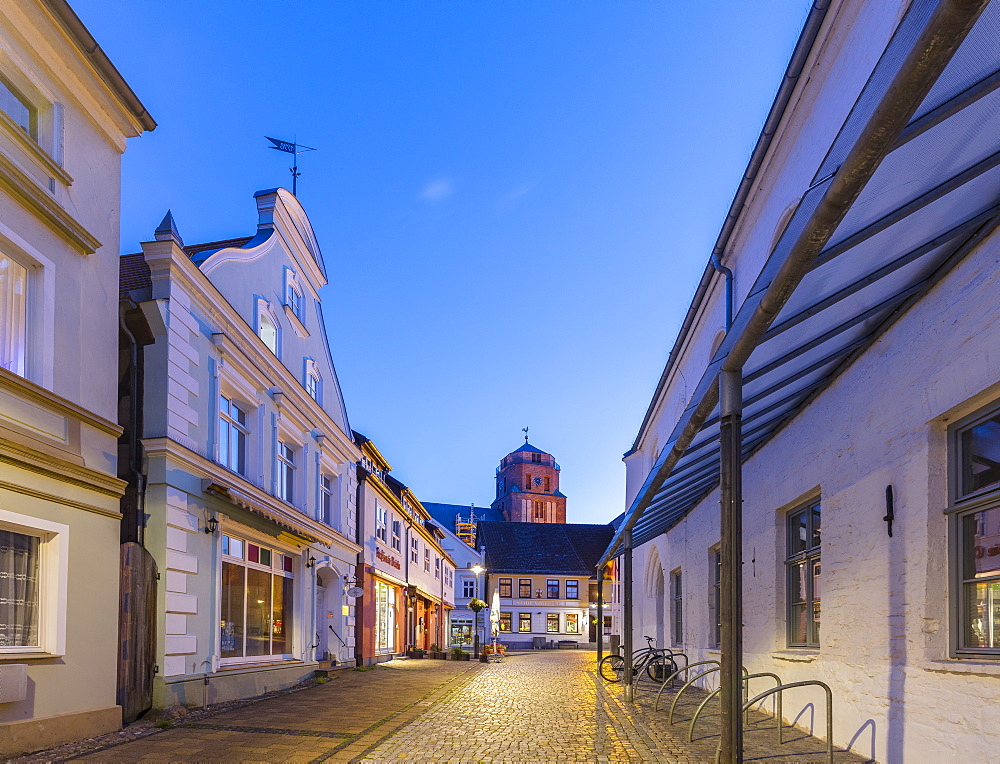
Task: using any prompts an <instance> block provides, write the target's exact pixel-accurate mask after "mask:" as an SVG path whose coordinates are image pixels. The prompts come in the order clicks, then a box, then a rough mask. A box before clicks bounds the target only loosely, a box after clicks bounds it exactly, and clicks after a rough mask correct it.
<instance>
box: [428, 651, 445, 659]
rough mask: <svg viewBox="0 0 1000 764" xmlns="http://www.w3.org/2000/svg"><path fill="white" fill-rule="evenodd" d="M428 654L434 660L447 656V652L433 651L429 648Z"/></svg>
mask: <svg viewBox="0 0 1000 764" xmlns="http://www.w3.org/2000/svg"><path fill="white" fill-rule="evenodd" d="M429 655H430V656H431V658H433V659H434V660H436V661H443V660H445V659H446V658H447V657H448V653H441V652H434V651H433V650H431V652H430V653H429Z"/></svg>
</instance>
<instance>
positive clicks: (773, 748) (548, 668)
mask: <svg viewBox="0 0 1000 764" xmlns="http://www.w3.org/2000/svg"><path fill="white" fill-rule="evenodd" d="M595 668H596V661H595V654H594V653H592V652H589V651H583V650H579V651H577V650H574V651H548V650H544V651H537V652H534V651H529V652H524V653H514V654H509V655H508V656H507V657H506V659H505V660H504V661H503V662H502V663H491V664H480V663H473V662H470V663H464V662H451V661H447V662H445V661H432V660H428V659H423V660H405V659H403V660H395V661H392V662H391V663H388V664H383V665H382V666H380V667H378V668H377V669H375V670H372V671H363V672H360V671H345V672H341V673H340V674H339V675H338V676H337V677H336V678H335V679H333V680H332V681H330V682H329V683H327V684H323V685H318V686H316V687H314V688H310V689H307V690H303V691H301V692H296V693H292V694H289V695H284V696H279V697H273V698H269V699H266V700H263V701H260V702H259V703H254V704H251V705H248V706H245V707H243V708H239V709H236V710H231V711H226V712H224V713H220V714H217V715H215V716H212V717H210V718H205V719H201V720H199V721H196V722H193V723H190V724H187V725H182V726H178V727H175V728H173V729H169V730H165V731H163V732H160V733H157V734H155V735H150V736H148V737H144V738H141V739H139V740H136V741H133V742H128V743H122V744H118V745H110V746H105V747H103V748H99V749H97V750H91V751H90V752H89V753H87V754H86V755H82V756H79V757H78V759H74V760H80V759H85V760H91V761H244V762H265V761H266V762H272V761H274V762H277V761H282V762H284V761H289V762H322V761H330V762H365V763H367V762H372V763H374V762H387V761H393V762H400V761H405V762H456V763H464V762H469V763H470V764H475V763H476V762H491V763H492V762H549V761H551V762H567V763H568V762H677V763H678V764H682V763H687V762H711V761H714V759H715V749H716V745H717V743H718V737H717V734H716V730H717V727H718V708H717V705H716V707H715V708H712V709H710V711H711V713H709V714H708V715H706V716H705V720H704V722H700V723H699V726H698V730H697V734H696V735H695V741H694V742H693V743H688V742H687V730H688V725H687V721H686V720H687V719H689V718H690V716H691V712H692V711H693V709H694V707H695V701H696V700H697V701H700V700H701V698H702V697H704V695H700V696H698V695H697V694H695V695H692V696H691V702H690V703H688V702H687V699H686V698H685V703H684V706H683V707H682V708H681V709H679V714H678V720H675V724H673V725H668V724H667V719H666V716H667V715H666V711H665V710H660V711H654V710H653V696H654V694H655V688H654V686H653V685H652V683H651V682H649V681H648V680H646V681H644V682H641V683H640V684H639V685H638V690H637V693H636V702H635V703H631V704H626V703H624V702H623V701H622V689H621V686H620V685H609V684H606V683H605V682H603V680H601V679H600V678H599V677H597V675H596V673H595ZM668 703H669V701H668ZM680 720H683V722H681V721H680ZM775 732H776V730H775V727H774V720H773V719H771V718H770V717H766V716H764V715H762V714H758V715H755V716H754V718H753V720H752V722H751V725H750V731H749V732H748V734H747V750H746V752H747V760H748V761H749V760H753V758H757V759H759V760H763V759H766V760H767V761H770V762H777V761H794V762H813V761H815V762H821V761H825V760H826V757H825V752H826V747H825V744H823V743H821V742H820V741H818V740H816V739H815V738H810V737H808V736H807V735H805V734H804V733H803V732H801V731H800V730H796V729H793V728H786V730H785V733H786V734H785V737H786V739H791V740H790V742H786V743H785V744H784V745H782V746H781V747H780V748H779V747H778V746H777V744H776V741H775ZM57 758H58V757H46V756H45V755H44V754H39V755H38V756H37V758H36V760H49V761H51V760H54V759H57ZM837 761H838V762H846V761H853V762H862V761H864V759H862V758H860V757H857V756H854V755H852V754H846V753H838V754H837Z"/></svg>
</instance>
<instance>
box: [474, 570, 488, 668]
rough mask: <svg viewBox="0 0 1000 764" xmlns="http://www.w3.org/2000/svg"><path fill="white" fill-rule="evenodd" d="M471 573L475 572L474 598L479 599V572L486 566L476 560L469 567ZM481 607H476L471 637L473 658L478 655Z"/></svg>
mask: <svg viewBox="0 0 1000 764" xmlns="http://www.w3.org/2000/svg"><path fill="white" fill-rule="evenodd" d="M470 570H472V572H473V573H475V574H476V596H475V598H474V599H477V600H478V599H479V574H480V573H485V572H486V568H484V567H483V566H482V565H480V564H479V563H478V562H477V563H476V564H475V565H473V566H472V568H470ZM481 609H482V608H476V633H475V634H474V635H473V637H472V654H473V657H474V658H478V657H479V611H480V610H481Z"/></svg>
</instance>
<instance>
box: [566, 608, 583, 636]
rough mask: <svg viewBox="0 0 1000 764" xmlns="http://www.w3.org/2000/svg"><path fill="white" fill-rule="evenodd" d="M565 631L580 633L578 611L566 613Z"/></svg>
mask: <svg viewBox="0 0 1000 764" xmlns="http://www.w3.org/2000/svg"><path fill="white" fill-rule="evenodd" d="M566 633H567V634H579V633H580V614H579V613H566Z"/></svg>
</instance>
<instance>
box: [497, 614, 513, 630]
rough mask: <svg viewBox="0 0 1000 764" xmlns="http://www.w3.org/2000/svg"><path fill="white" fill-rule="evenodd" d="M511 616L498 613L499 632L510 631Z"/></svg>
mask: <svg viewBox="0 0 1000 764" xmlns="http://www.w3.org/2000/svg"><path fill="white" fill-rule="evenodd" d="M510 623H511V614H510V613H505V612H504V611H502V610H501V611H500V631H510Z"/></svg>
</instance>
